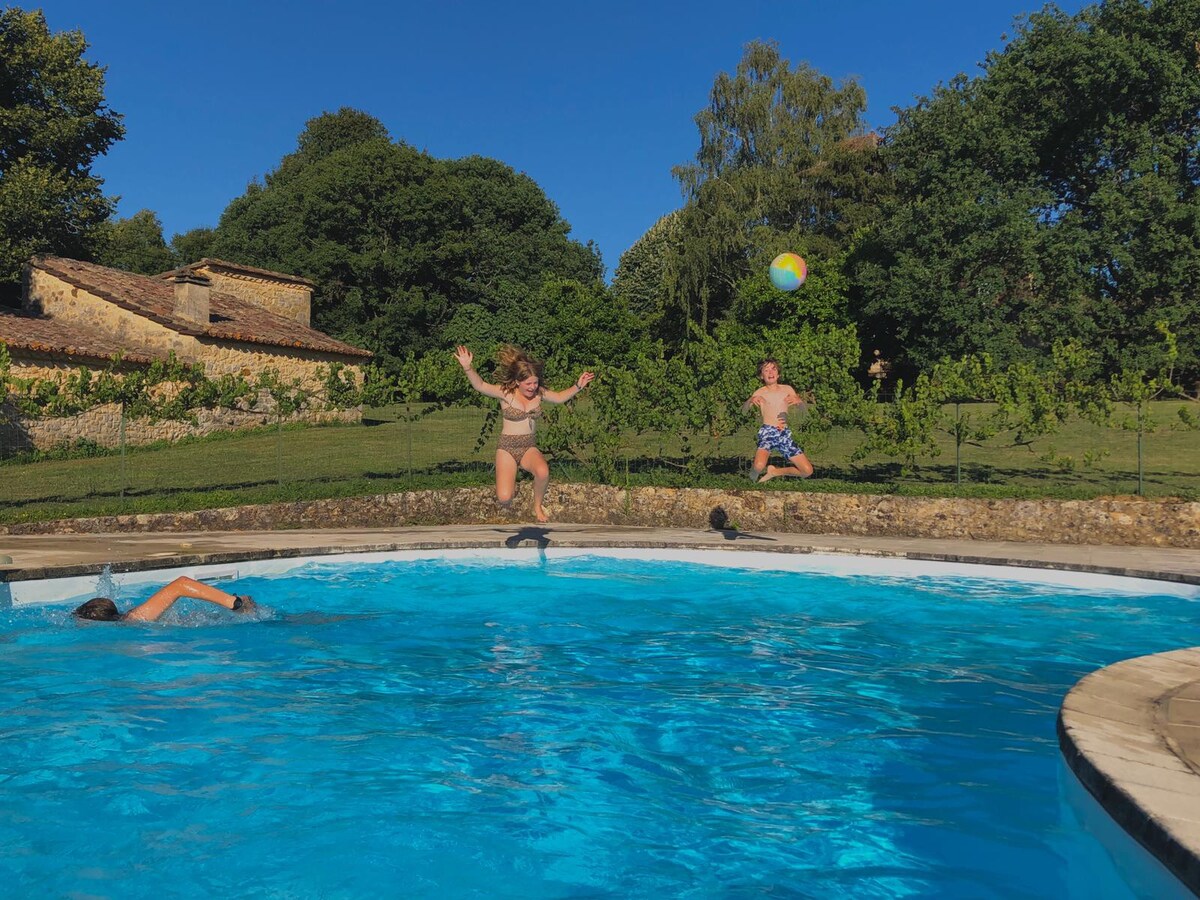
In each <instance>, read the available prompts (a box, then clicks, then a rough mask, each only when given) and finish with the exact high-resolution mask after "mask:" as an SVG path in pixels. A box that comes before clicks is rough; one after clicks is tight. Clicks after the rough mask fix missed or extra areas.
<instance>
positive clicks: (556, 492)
mask: <svg viewBox="0 0 1200 900" xmlns="http://www.w3.org/2000/svg"><path fill="white" fill-rule="evenodd" d="M547 505H548V507H549V509H550V511H551V513H552V515H553V517H554V519H555V520H556V521H558V522H569V523H575V524H580V525H644V526H654V527H661V528H697V529H707V528H718V529H720V528H731V529H737V530H741V531H781V532H793V533H800V534H840V535H873V536H879V537H923V538H947V539H956V540H989V541H1036V542H1039V543H1050V544H1118V545H1126V546H1149V547H1182V548H1193V549H1200V503H1183V502H1156V501H1148V500H1145V501H1143V500H976V499H967V500H956V499H942V498H933V497H893V496H878V495H851V494H818V493H805V492H792V491H771V490H767V491H763V490H748V491H720V490H706V489H685V488H651V487H646V488H632V489H630V490H625V489H623V488H617V487H610V486H606V485H595V484H559V485H552V486H551V489H550V493H549V494H548V496H547ZM516 508H517V509H518V510H520V513H519V514H518V515H516V516H514V517H512V518H506V517H504V516H501V515H499V513H498V511H497V509H496V504H495V499H494V496H493V492H492V490H491V488H484V487H478V488H459V489H456V490H444V491H406V492H401V493H395V494H383V495H379V496H373V497H352V498H346V499H338V500H311V501H303V502H296V503H272V504H266V505H262V506H239V507H231V508H228V509H214V510H202V511H200V512H190V513H164V514H154V515H149V514H147V515H132V516H105V517H99V518H93V519H72V520H66V521H62V522H43V523H32V524H25V525H12V526H8V527H5V528H0V533H7V534H56V533H57V534H77V533H85V534H90V533H103V532H121V531H161V532H171V531H258V530H272V529H280V528H399V527H403V526H406V525H436V524H463V525H467V524H487V523H500V522H506V523H510V524H511V523H512V522H514V521H517V520H520V521H530V517H529V514H528V513H529V509H530V485H529V483H528V482H525V483H522V484H521V485H519V486H518V492H517V498H516Z"/></svg>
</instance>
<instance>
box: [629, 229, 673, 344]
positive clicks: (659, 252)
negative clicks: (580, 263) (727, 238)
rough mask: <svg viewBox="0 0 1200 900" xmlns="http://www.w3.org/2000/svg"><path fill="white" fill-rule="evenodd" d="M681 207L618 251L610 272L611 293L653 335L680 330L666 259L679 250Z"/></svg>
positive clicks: (667, 333) (664, 334) (662, 334)
mask: <svg viewBox="0 0 1200 900" xmlns="http://www.w3.org/2000/svg"><path fill="white" fill-rule="evenodd" d="M680 216H681V214H680V211H679V210H675V211H673V212H669V213H667V214H666V215H665V216H663V217H662V218H661V219H659V220H658V221H657V222H655V223H654V224H653V225H651V226H650V228H649V229H648V230H647V231H646V233H645V234H643V235H642V236H641V237H640V238H638V239H637V240H636V241H635V242H634V244H633V246H632V247H630V248H629V249H628V250H626V251H625V252H624V253H622V254H621V259H620V261H619V262H618V263H617V269H616V272H614V274H613V284H612V293H613V296H614V297H616V298H617V299H618V300H620V301H621V302H622V303H624V304H625V306H626V308H628V309H629V311H630V312H631V313H633V314H634V315H636V316H638V317H639V318H641V319H642V321H643V322H645V323H646V326H647V328H648V329H649V330H650V332H651V333H652V334H654V335H656V336H664V337H665V336H666V335H669V334H679V333H680V332H681V331H682V330H683V325H682V323H681V322H679V321H672V318H673V317H672V313H673V312H675V307H673V306H672V304H671V303H670V297H669V293H668V286H667V259H668V257H669V256H670V254H672V253H678V252H679V225H680Z"/></svg>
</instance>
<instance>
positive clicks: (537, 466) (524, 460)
mask: <svg viewBox="0 0 1200 900" xmlns="http://www.w3.org/2000/svg"><path fill="white" fill-rule="evenodd" d="M521 468H522V469H524V470H525V471H526V472H528V473H529V474H530V475H532V476H533V515H534V518H536V519H537V520H538V521H539V522H549V521H550V517H549V516H548V515H546V508H545V507H544V506H542V501H543V500H544V499H545V497H546V485H548V484H549V483H550V464H549V463H547V462H546V457H544V456H542V451H541V450H539V449H538V448H537V447H530V448H529V449H528V450H526V451H525V455H524V456H522V457H521Z"/></svg>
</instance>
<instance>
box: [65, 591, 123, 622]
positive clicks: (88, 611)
mask: <svg viewBox="0 0 1200 900" xmlns="http://www.w3.org/2000/svg"><path fill="white" fill-rule="evenodd" d="M75 615H76V616H77V617H78V618H80V619H92V620H93V621H96V622H116V621H119V620H120V618H121V613H120V612H119V611H118V610H117V604H115V603H113V602H112V601H111V600H109V599H108V598H107V597H93V598H92V599H91V600H89V601H88V602H87V603H84V604H83V605H82V606H80V607H79V608H78V609H76V610H75Z"/></svg>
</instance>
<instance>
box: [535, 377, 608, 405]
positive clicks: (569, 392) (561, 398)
mask: <svg viewBox="0 0 1200 900" xmlns="http://www.w3.org/2000/svg"><path fill="white" fill-rule="evenodd" d="M595 377H596V376H595V375H594V374H593V373H591V372H584V373H583V374H582V375H580V376H579V377H578V378H576V379H575V383H574V384H573V385H571V387H569V388H567V389H566V390H565V391H542V399H543V400H548V401H549V402H551V403H566V402H567V401H568V400H571V399H573V398H575V397H578V396H579V392H580V391H582V390H583V389H584V388H585V387H587V386H588V385H589V384H591V383H592V379H593V378H595Z"/></svg>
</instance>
